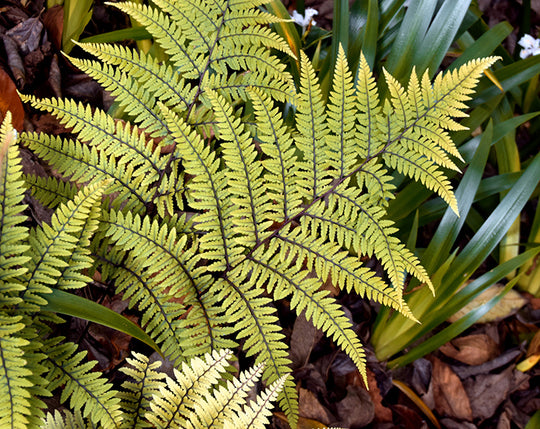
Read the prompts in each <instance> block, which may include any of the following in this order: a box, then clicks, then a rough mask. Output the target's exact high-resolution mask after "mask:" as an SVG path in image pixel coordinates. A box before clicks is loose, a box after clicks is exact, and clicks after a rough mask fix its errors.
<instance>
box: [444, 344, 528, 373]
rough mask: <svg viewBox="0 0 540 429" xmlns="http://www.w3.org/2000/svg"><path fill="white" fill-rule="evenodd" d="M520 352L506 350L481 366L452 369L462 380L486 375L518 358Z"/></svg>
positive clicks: (455, 367)
mask: <svg viewBox="0 0 540 429" xmlns="http://www.w3.org/2000/svg"><path fill="white" fill-rule="evenodd" d="M521 354H522V352H521V351H520V350H519V349H512V350H506V351H505V352H503V353H502V354H501V355H500V356H497V357H496V358H495V359H492V360H490V361H488V362H486V363H483V364H482V365H475V366H453V367H452V369H453V370H454V372H455V373H456V374H457V375H458V376H459V378H461V379H462V380H464V379H466V378H467V377H470V376H473V375H477V374H487V373H488V372H491V371H493V370H494V369H497V368H500V367H502V366H505V365H507V364H508V363H510V362H512V361H513V360H515V359H516V358H517V357H518V356H520V355H521Z"/></svg>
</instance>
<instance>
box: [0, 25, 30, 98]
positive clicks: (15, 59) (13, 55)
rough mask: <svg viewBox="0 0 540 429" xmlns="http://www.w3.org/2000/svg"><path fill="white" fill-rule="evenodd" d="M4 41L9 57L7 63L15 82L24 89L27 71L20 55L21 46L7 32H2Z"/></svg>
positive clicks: (1, 35) (0, 35)
mask: <svg viewBox="0 0 540 429" xmlns="http://www.w3.org/2000/svg"><path fill="white" fill-rule="evenodd" d="M0 37H1V38H2V42H3V43H4V51H5V53H6V57H7V64H8V66H9V69H10V70H11V73H12V74H13V77H14V78H15V83H16V84H17V88H19V89H22V87H23V86H24V84H25V82H26V71H25V69H24V65H23V61H22V58H21V56H20V55H19V48H18V47H17V43H15V41H14V40H13V39H11V37H9V36H6V35H5V34H0Z"/></svg>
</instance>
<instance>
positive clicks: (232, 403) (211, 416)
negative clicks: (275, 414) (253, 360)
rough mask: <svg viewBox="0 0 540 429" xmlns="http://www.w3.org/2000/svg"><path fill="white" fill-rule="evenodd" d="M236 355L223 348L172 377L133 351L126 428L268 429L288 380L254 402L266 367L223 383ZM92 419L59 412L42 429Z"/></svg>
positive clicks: (126, 384) (124, 394) (127, 383)
mask: <svg viewBox="0 0 540 429" xmlns="http://www.w3.org/2000/svg"><path fill="white" fill-rule="evenodd" d="M231 356H232V352H231V351H230V350H222V351H220V352H217V351H214V352H213V353H212V354H206V355H205V357H204V359H201V358H193V359H192V360H191V361H190V363H189V365H188V364H187V363H184V364H183V365H182V370H181V371H179V370H176V369H175V370H174V378H172V377H169V376H168V375H166V374H164V373H161V372H158V371H157V369H158V368H159V366H160V365H161V363H160V362H154V363H149V361H148V358H146V357H145V356H144V355H141V354H137V353H133V356H132V358H128V359H127V361H128V363H129V364H130V366H128V367H124V368H122V371H123V372H124V373H125V374H126V375H128V376H130V380H128V381H125V382H124V383H123V385H122V386H123V388H124V389H125V390H124V391H123V392H119V393H118V397H119V398H122V402H121V404H122V408H123V414H122V415H123V418H124V420H123V423H122V427H126V428H133V429H135V428H146V427H154V428H166V427H167V428H168V427H182V428H193V429H199V428H214V429H219V428H230V427H232V426H231V425H233V424H235V425H238V424H240V426H235V427H245V428H248V427H249V428H252V429H262V428H264V427H265V425H266V424H267V423H268V419H267V417H268V415H269V414H270V410H271V408H272V402H273V401H275V399H276V397H277V395H278V392H279V390H280V389H281V387H282V384H283V381H284V380H283V379H282V380H279V381H277V382H276V383H273V384H272V385H271V386H269V387H268V388H267V389H265V390H264V391H263V392H262V393H261V394H259V395H258V396H257V398H256V399H255V400H254V401H252V402H251V403H248V402H247V394H248V393H249V391H250V390H251V389H252V388H253V387H254V383H256V382H257V381H258V380H259V378H260V376H261V371H262V366H261V365H258V366H256V367H253V368H251V369H250V370H248V371H246V372H243V373H241V374H240V375H239V377H238V378H234V379H233V380H232V381H227V382H225V383H223V382H224V380H223V377H224V374H225V372H226V367H227V366H228V360H230V359H231ZM219 383H221V384H219ZM91 421H92V420H91V419H88V418H84V417H83V415H82V414H81V413H80V412H78V411H76V412H75V414H73V413H71V412H70V411H67V412H66V413H65V417H63V416H62V415H61V414H60V413H59V412H58V411H56V412H55V414H54V415H52V414H48V415H47V417H46V419H45V420H44V425H43V426H42V428H43V429H63V428H66V429H67V428H73V427H75V428H81V429H83V428H87V427H93V426H92V424H91ZM105 427H111V426H105Z"/></svg>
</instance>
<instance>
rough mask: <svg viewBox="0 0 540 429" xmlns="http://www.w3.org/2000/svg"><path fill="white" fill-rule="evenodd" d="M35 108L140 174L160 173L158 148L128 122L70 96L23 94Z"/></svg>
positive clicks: (160, 163) (161, 164)
mask: <svg viewBox="0 0 540 429" xmlns="http://www.w3.org/2000/svg"><path fill="white" fill-rule="evenodd" d="M24 100H25V101H27V102H30V103H31V104H32V105H33V106H34V107H35V108H38V109H41V110H45V111H48V112H51V113H52V114H53V115H54V116H56V117H57V118H58V119H59V120H60V122H61V123H62V124H63V125H65V126H66V127H68V128H71V129H72V132H74V133H77V135H78V140H79V141H81V142H88V144H89V145H90V146H94V147H96V148H97V149H99V150H100V151H102V152H103V153H104V154H106V155H107V156H115V157H117V162H118V164H119V165H123V164H130V165H132V166H133V167H134V168H135V167H137V168H136V171H137V172H138V173H139V174H141V175H142V174H150V175H151V174H152V173H153V174H156V173H158V174H159V173H160V172H161V170H162V169H163V168H164V166H165V161H164V160H163V159H160V158H159V149H155V150H154V149H153V148H152V142H151V141H148V139H147V138H146V136H145V134H144V133H139V130H138V129H137V127H133V128H132V127H131V125H130V124H129V123H127V122H122V121H118V120H115V119H114V118H113V117H112V116H109V115H108V114H107V113H105V112H103V111H102V110H99V109H96V110H95V111H94V112H92V111H91V109H90V107H89V106H87V107H85V106H84V105H83V104H81V103H79V104H77V103H75V102H74V101H69V100H56V99H50V100H49V99H40V100H38V99H36V98H34V97H28V96H24Z"/></svg>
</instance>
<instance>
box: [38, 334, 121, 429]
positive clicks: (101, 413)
mask: <svg viewBox="0 0 540 429" xmlns="http://www.w3.org/2000/svg"><path fill="white" fill-rule="evenodd" d="M61 340H62V338H52V339H49V340H47V341H46V342H45V344H44V350H45V352H46V354H47V359H46V361H45V362H44V363H45V365H46V366H47V369H48V371H47V374H46V378H47V380H48V382H49V386H48V387H49V389H50V390H51V391H52V390H54V389H56V388H58V387H62V395H61V397H60V400H61V401H62V402H65V401H67V399H68V398H69V399H70V403H71V407H72V408H80V409H81V411H82V415H83V416H84V417H89V419H90V421H92V422H96V423H100V424H101V425H103V426H104V427H108V428H119V427H120V423H121V421H122V412H121V409H120V398H118V397H117V392H116V391H115V390H113V389H112V385H111V384H110V383H107V381H106V380H105V379H104V378H103V377H100V373H99V372H93V371H91V369H92V368H93V367H94V365H95V362H84V363H83V362H82V360H83V359H84V357H85V355H86V352H76V349H77V345H76V344H73V343H69V342H61ZM76 404H81V405H82V406H81V407H78V406H76Z"/></svg>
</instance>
